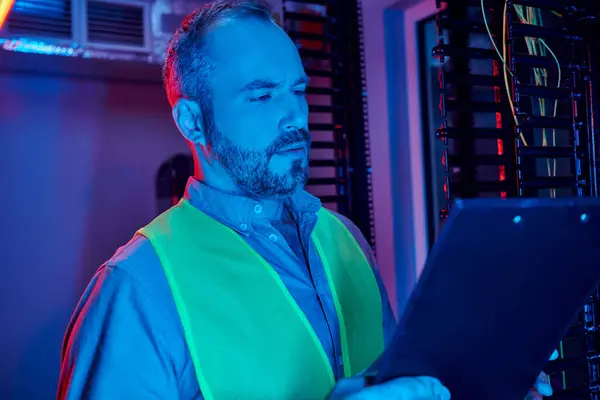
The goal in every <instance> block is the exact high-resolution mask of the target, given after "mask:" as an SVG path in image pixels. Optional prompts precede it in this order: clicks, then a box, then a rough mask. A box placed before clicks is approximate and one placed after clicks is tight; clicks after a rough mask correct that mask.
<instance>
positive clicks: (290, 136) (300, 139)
mask: <svg viewBox="0 0 600 400" xmlns="http://www.w3.org/2000/svg"><path fill="white" fill-rule="evenodd" d="M299 143H301V144H304V145H306V146H307V147H310V143H311V136H310V133H309V132H308V131H307V130H306V129H296V130H294V131H287V132H286V133H284V134H283V135H281V136H279V137H278V138H277V139H276V140H275V141H274V142H273V143H272V144H271V146H269V150H268V153H269V154H270V155H272V154H275V153H277V152H278V151H279V150H281V149H283V148H284V147H287V146H290V145H294V144H299Z"/></svg>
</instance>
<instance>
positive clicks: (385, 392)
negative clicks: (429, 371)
mask: <svg viewBox="0 0 600 400" xmlns="http://www.w3.org/2000/svg"><path fill="white" fill-rule="evenodd" d="M379 399H394V400H450V392H449V391H448V389H446V387H444V386H443V385H442V383H441V382H440V381H439V380H437V379H436V378H431V377H428V376H420V377H416V378H398V379H394V380H392V381H389V382H385V383H382V384H380V385H376V386H371V387H367V388H365V387H364V378H363V377H362V376H358V377H355V378H348V379H342V380H340V381H339V382H338V383H337V384H336V385H335V388H334V389H333V392H332V393H331V395H330V396H329V400H379Z"/></svg>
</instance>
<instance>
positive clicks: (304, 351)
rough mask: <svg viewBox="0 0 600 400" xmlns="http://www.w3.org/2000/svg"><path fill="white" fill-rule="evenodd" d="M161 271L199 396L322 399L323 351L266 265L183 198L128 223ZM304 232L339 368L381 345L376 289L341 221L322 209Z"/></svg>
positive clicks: (328, 381) (372, 356)
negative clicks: (135, 226)
mask: <svg viewBox="0 0 600 400" xmlns="http://www.w3.org/2000/svg"><path fill="white" fill-rule="evenodd" d="M138 233H139V234H141V235H143V236H145V237H146V238H147V239H148V240H149V241H150V243H151V244H152V246H153V248H154V250H155V251H156V253H157V255H158V257H159V258H160V262H161V264H162V267H163V269H164V271H165V274H166V277H167V280H168V282H169V286H170V288H171V292H172V294H173V298H174V300H175V304H176V306H177V310H178V313H179V317H180V319H181V323H182V325H183V329H184V332H185V339H186V343H187V346H188V348H189V351H190V354H191V358H192V361H193V364H194V370H195V373H196V377H197V379H198V384H199V386H200V390H201V392H202V395H203V397H204V398H205V399H206V400H233V399H245V400H301V399H305V400H322V399H325V398H326V397H327V395H328V393H329V392H330V391H331V389H332V388H333V387H334V385H335V379H334V374H333V370H332V367H331V365H330V363H329V359H328V357H327V354H326V353H325V351H324V349H323V346H322V345H321V343H320V341H319V339H318V337H317V335H316V333H315V331H314V330H313V328H312V326H311V325H310V324H309V322H308V320H307V318H306V316H305V315H304V313H303V312H302V310H301V309H300V307H299V306H298V304H296V302H295V301H294V299H293V298H292V296H291V295H290V293H289V291H288V290H287V288H286V287H285V285H284V284H283V282H282V281H281V279H280V278H279V275H278V274H277V273H276V272H275V270H274V269H273V268H272V267H271V266H270V265H269V264H268V263H267V262H266V261H265V260H264V259H263V258H262V257H261V256H260V255H259V254H257V253H256V252H255V251H254V250H253V249H252V248H251V247H250V246H249V245H248V244H247V243H246V242H245V241H244V240H243V239H242V238H241V237H240V236H239V234H237V233H236V232H235V231H233V230H231V229H230V228H228V227H226V226H225V225H223V224H221V223H219V222H217V221H215V220H214V219H212V218H210V217H209V216H207V215H206V214H204V213H202V212H201V211H199V210H198V209H196V208H195V207H194V206H192V205H191V204H190V203H189V202H188V201H186V200H181V201H180V202H179V203H178V204H177V205H175V206H174V207H172V208H170V209H169V210H167V211H166V212H164V213H163V214H161V215H159V216H158V217H157V218H156V219H155V220H154V221H152V222H151V223H150V224H149V225H147V226H146V227H144V228H142V229H141V230H140V231H138ZM312 240H313V242H314V244H315V246H316V248H317V251H318V253H319V256H320V257H321V260H322V262H323V266H324V269H325V273H326V276H327V279H328V282H329V286H330V288H331V292H332V295H333V300H334V303H335V308H336V311H337V315H338V318H339V322H340V339H341V344H342V346H341V347H342V349H341V350H342V360H343V365H344V375H345V376H353V375H355V374H357V373H360V372H361V371H363V370H364V369H365V368H367V367H368V366H369V365H370V364H371V363H373V362H374V361H375V360H376V359H377V358H378V357H379V356H380V355H381V353H382V351H383V316H382V304H381V296H380V292H379V288H378V286H377V282H376V279H375V276H374V274H373V270H372V268H371V266H370V265H369V263H368V261H367V259H366V257H365V255H364V253H363V251H362V249H361V248H360V246H359V244H358V243H357V242H356V240H355V239H354V238H353V236H352V234H351V233H350V232H349V231H348V229H347V228H346V226H345V225H344V224H343V223H342V222H341V221H340V220H339V219H338V218H337V217H336V216H335V215H333V214H332V213H331V212H329V211H327V210H326V209H324V208H322V209H321V210H320V211H319V212H318V222H317V224H316V227H315V229H314V231H313V234H312Z"/></svg>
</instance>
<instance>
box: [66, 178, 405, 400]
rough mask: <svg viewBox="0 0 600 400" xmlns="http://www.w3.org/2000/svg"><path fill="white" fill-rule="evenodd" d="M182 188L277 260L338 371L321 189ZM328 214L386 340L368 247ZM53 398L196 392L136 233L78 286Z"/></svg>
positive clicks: (174, 317) (389, 321)
mask: <svg viewBox="0 0 600 400" xmlns="http://www.w3.org/2000/svg"><path fill="white" fill-rule="evenodd" d="M185 197H186V198H187V199H188V200H189V201H190V203H191V204H192V205H193V206H195V207H196V208H198V209H199V210H201V211H203V212H204V213H206V214H208V215H209V216H210V217H212V218H214V219H215V220H217V221H219V222H220V223H222V224H224V225H226V226H227V227H229V228H231V229H233V230H235V231H236V232H237V233H238V234H239V235H240V236H241V237H242V238H244V239H245V240H246V242H247V243H248V244H249V245H250V246H251V247H252V248H254V249H255V250H256V251H257V252H258V254H260V255H261V256H262V257H263V258H264V259H265V260H266V261H267V262H268V263H269V264H270V265H271V266H272V267H273V268H274V269H275V271H276V272H277V273H278V274H279V276H280V277H281V279H282V281H283V283H284V284H285V285H286V287H287V289H288V290H289V292H290V293H291V295H292V297H293V298H294V300H295V301H296V302H297V303H298V305H299V306H300V308H301V309H302V311H303V312H304V314H305V315H306V317H307V318H308V320H309V322H310V323H311V325H312V327H313V328H314V330H315V332H316V334H317V336H318V338H319V340H320V341H321V344H322V345H323V348H324V349H325V352H326V353H327V355H328V357H329V361H330V362H331V365H332V367H333V371H334V374H335V376H336V378H338V377H340V376H342V375H343V373H342V371H343V370H342V368H343V365H342V357H341V345H340V338H339V322H338V318H337V314H336V310H335V306H334V303H333V300H332V297H331V292H330V289H329V286H328V282H327V279H326V277H325V273H324V270H323V264H322V263H321V259H320V257H319V255H318V254H317V251H316V249H315V246H314V244H313V242H312V240H311V239H310V235H311V233H312V231H313V228H314V226H315V224H316V220H317V215H316V213H317V211H318V210H319V209H320V207H321V202H320V201H319V199H318V198H316V197H314V196H312V195H310V194H309V193H307V192H305V191H300V192H298V193H297V194H295V195H294V196H292V197H291V198H290V199H288V200H286V201H285V202H281V201H275V200H266V201H262V200H261V201H260V202H259V201H256V200H253V199H250V198H247V197H243V196H238V195H231V194H227V193H223V192H220V191H218V190H216V189H213V188H211V187H208V186H206V185H204V184H202V183H200V182H198V181H196V180H194V179H190V181H189V182H188V185H187V188H186V192H185ZM336 215H337V216H338V218H340V220H341V221H342V222H343V223H344V224H345V225H346V226H347V227H348V229H349V230H350V232H351V233H352V234H353V235H354V238H355V239H356V240H357V241H358V243H359V244H360V246H361V247H362V249H363V251H364V252H365V255H366V257H367V260H368V261H369V262H370V264H371V266H372V267H373V270H374V271H375V276H376V278H377V282H378V284H379V287H380V292H381V297H382V307H383V316H384V321H383V324H384V336H385V338H384V341H385V343H386V344H387V343H389V340H390V339H391V336H392V334H393V331H394V329H395V324H396V321H395V318H394V315H393V313H392V310H391V307H390V304H389V301H388V298H387V294H386V291H385V288H384V286H383V284H382V281H381V278H380V276H379V273H378V271H377V267H376V263H375V259H374V256H373V253H372V251H371V249H370V247H369V245H368V243H367V241H366V240H365V238H364V237H363V235H362V234H361V233H360V231H359V229H358V228H357V227H356V226H355V225H354V224H353V223H352V222H350V221H349V220H348V219H347V218H345V217H343V216H341V215H339V214H336ZM217 301H218V299H217ZM274 329H276V327H274ZM232 384H233V385H234V384H235V382H232ZM58 398H60V399H63V398H64V399H81V398H90V399H111V400H117V399H161V400H166V399H186V400H187V399H202V394H201V392H200V388H199V386H198V381H197V380H196V375H195V373H194V367H193V364H192V360H191V357H190V353H189V350H188V348H187V345H186V342H185V337H184V333H183V327H182V325H181V321H180V319H179V315H178V313H177V309H176V306H175V302H174V300H173V298H172V295H171V291H170V288H169V285H168V283H167V280H166V277H165V275H164V272H163V269H162V266H161V264H160V261H159V259H158V256H157V255H156V253H155V252H154V249H153V248H152V246H151V244H150V242H148V240H147V239H146V238H144V237H142V236H135V237H134V238H133V239H132V240H131V241H129V243H127V244H126V245H125V246H123V247H121V248H120V249H118V250H117V252H116V253H115V254H114V256H113V257H112V258H111V259H109V260H108V261H107V262H106V263H105V264H104V265H102V266H101V267H100V268H99V269H98V271H97V272H96V274H95V275H94V277H93V278H92V280H91V282H90V284H89V286H88V287H87V289H86V290H85V293H84V294H83V296H82V298H81V300H80V302H79V304H78V305H77V307H76V309H75V312H74V314H73V317H72V319H71V321H70V323H69V326H68V328H67V332H66V335H65V341H64V344H63V354H62V368H61V375H60V382H59V389H58Z"/></svg>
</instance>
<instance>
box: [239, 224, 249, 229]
mask: <svg viewBox="0 0 600 400" xmlns="http://www.w3.org/2000/svg"><path fill="white" fill-rule="evenodd" d="M240 229H241V230H243V231H245V230H246V229H248V225H246V224H240Z"/></svg>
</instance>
